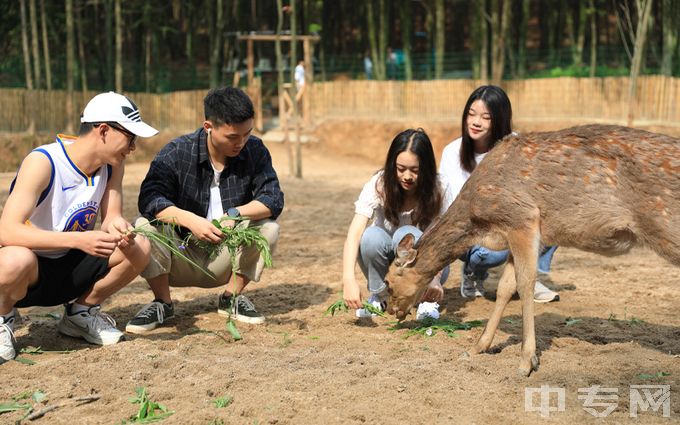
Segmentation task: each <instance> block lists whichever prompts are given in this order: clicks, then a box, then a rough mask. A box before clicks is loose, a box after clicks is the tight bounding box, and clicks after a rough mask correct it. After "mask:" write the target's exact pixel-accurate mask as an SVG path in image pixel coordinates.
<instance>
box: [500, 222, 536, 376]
mask: <svg viewBox="0 0 680 425" xmlns="http://www.w3.org/2000/svg"><path fill="white" fill-rule="evenodd" d="M508 242H509V245H510V249H511V250H512V253H513V255H514V258H515V279H516V281H517V292H519V298H520V300H521V303H522V355H521V359H520V363H519V373H520V374H521V375H524V376H529V375H530V374H531V372H533V371H534V370H538V357H537V356H536V329H535V323H534V296H533V295H534V285H535V281H536V264H537V262H538V248H539V243H540V235H539V232H538V223H536V224H535V226H534V228H533V229H524V230H522V231H520V230H517V231H514V232H512V233H511V234H509V235H508Z"/></svg>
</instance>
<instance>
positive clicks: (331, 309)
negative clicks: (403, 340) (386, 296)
mask: <svg viewBox="0 0 680 425" xmlns="http://www.w3.org/2000/svg"><path fill="white" fill-rule="evenodd" d="M362 308H363V309H364V310H366V311H368V312H369V313H372V314H375V315H376V316H380V317H385V312H384V311H382V310H381V309H379V308H378V307H376V306H374V305H373V304H370V303H369V302H368V301H364V304H363V306H362ZM341 311H342V312H347V311H349V306H348V305H347V303H346V302H345V300H338V301H336V302H334V303H333V304H331V305H330V306H328V308H327V309H326V312H325V313H324V316H326V315H329V314H330V315H331V316H335V313H338V312H341Z"/></svg>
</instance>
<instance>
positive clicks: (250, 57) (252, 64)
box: [248, 38, 255, 86]
mask: <svg viewBox="0 0 680 425" xmlns="http://www.w3.org/2000/svg"><path fill="white" fill-rule="evenodd" d="M254 77H255V58H254V53H253V40H252V39H250V38H249V39H248V86H250V85H251V84H253V78H254Z"/></svg>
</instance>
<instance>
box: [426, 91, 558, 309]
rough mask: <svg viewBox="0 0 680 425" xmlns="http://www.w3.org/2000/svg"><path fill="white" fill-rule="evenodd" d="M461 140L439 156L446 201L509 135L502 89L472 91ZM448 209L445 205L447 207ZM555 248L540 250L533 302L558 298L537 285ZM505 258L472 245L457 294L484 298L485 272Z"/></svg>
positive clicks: (509, 121) (509, 112)
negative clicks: (446, 194) (440, 157)
mask: <svg viewBox="0 0 680 425" xmlns="http://www.w3.org/2000/svg"><path fill="white" fill-rule="evenodd" d="M461 129H462V133H463V135H462V137H459V138H458V139H456V140H454V141H453V142H451V143H449V144H448V145H447V146H446V147H445V148H444V151H443V153H442V159H441V163H440V165H439V173H440V175H441V176H442V177H443V178H444V179H445V180H446V183H447V185H448V190H449V191H450V192H449V195H448V197H447V198H448V199H450V200H451V202H453V200H454V199H455V198H456V196H458V193H459V192H460V190H461V188H462V187H463V184H465V182H466V181H467V179H468V177H470V173H472V171H473V170H474V169H475V167H476V166H477V164H479V162H480V161H481V160H482V159H484V156H486V154H487V153H488V152H489V151H490V150H491V149H493V147H494V146H495V145H496V143H498V141H500V140H501V139H502V138H503V137H505V136H507V135H508V134H511V133H512V105H511V104H510V99H508V96H507V95H506V94H505V92H504V91H503V89H501V88H500V87H497V86H481V87H478V88H477V89H476V90H475V91H473V92H472V94H471V95H470V97H469V98H468V101H467V103H466V104H465V108H464V109H463V118H462V123H461ZM447 207H448V205H447ZM556 249H557V247H556V246H554V247H543V249H542V251H541V253H540V256H539V260H538V276H539V279H537V280H536V286H535V289H534V301H536V302H551V301H558V300H559V299H560V296H559V295H558V294H557V292H555V291H552V290H550V289H549V288H547V287H546V286H545V285H543V284H542V283H541V282H540V279H541V278H544V277H545V276H546V275H547V273H549V272H550V263H551V261H552V256H553V254H554V253H555V250H556ZM507 258H508V251H507V250H503V251H492V250H490V249H487V248H485V247H483V246H478V245H477V246H474V247H473V248H472V249H470V251H468V252H467V253H466V254H465V255H464V256H463V257H462V258H461V260H463V262H464V263H465V265H464V266H463V273H462V277H461V283H460V294H461V296H463V297H465V298H472V297H481V296H483V295H484V281H485V280H486V278H487V277H488V275H489V273H488V271H487V270H488V269H490V268H492V267H496V266H499V265H501V264H503V263H505V261H506V260H507Z"/></svg>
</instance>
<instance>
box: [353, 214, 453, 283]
mask: <svg viewBox="0 0 680 425" xmlns="http://www.w3.org/2000/svg"><path fill="white" fill-rule="evenodd" d="M409 233H410V234H412V235H413V236H415V240H416V241H418V239H420V236H421V235H422V234H423V232H422V231H421V230H420V229H418V228H417V227H415V226H411V225H406V226H402V227H400V228H398V229H397V230H395V232H394V234H393V235H392V236H390V235H389V234H388V233H387V232H386V231H385V230H384V229H382V228H380V227H377V226H369V227H367V228H366V230H364V233H363V234H362V235H361V243H360V244H359V258H358V260H359V267H360V268H361V271H362V272H363V273H364V276H365V277H366V280H368V292H370V293H371V294H377V293H380V292H382V291H383V290H385V288H386V285H385V275H387V270H388V269H389V267H390V264H392V261H394V258H395V256H396V253H397V246H398V245H399V242H401V240H402V239H403V238H404V236H406V235H407V234H409ZM448 277H449V266H446V267H445V268H444V269H443V270H442V275H441V277H440V279H439V282H440V283H441V284H442V285H443V284H444V282H446V279H447V278H448Z"/></svg>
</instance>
